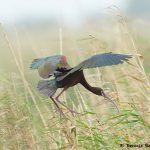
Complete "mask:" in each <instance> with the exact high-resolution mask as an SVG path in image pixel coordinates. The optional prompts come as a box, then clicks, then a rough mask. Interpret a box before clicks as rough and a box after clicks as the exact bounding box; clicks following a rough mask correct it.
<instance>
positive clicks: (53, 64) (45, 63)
mask: <svg viewBox="0 0 150 150" xmlns="http://www.w3.org/2000/svg"><path fill="white" fill-rule="evenodd" d="M63 57H65V56H62V55H55V56H49V57H44V58H38V59H34V60H33V61H32V63H31V66H30V68H31V69H38V72H39V75H40V76H41V77H42V78H44V79H45V78H48V77H49V76H50V75H52V74H53V73H54V72H55V71H56V70H57V69H58V68H67V69H68V68H70V66H69V65H68V63H67V62H66V61H64V62H63V61H62V58H63Z"/></svg>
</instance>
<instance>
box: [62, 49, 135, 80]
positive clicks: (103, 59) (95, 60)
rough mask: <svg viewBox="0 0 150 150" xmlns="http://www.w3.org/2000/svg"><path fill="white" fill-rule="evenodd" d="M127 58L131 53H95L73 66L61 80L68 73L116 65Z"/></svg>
mask: <svg viewBox="0 0 150 150" xmlns="http://www.w3.org/2000/svg"><path fill="white" fill-rule="evenodd" d="M129 58H132V55H126V54H114V53H112V52H110V53H102V54H97V55H94V56H92V57H90V58H88V59H86V60H84V61H83V62H81V63H80V64H79V65H77V66H75V67H74V68H73V69H72V70H71V71H69V72H68V73H67V74H66V75H65V76H63V78H61V80H62V79H64V78H65V77H66V76H68V75H69V74H71V73H74V72H76V71H78V70H83V69H87V68H95V67H105V66H112V65H118V64H122V63H123V62H124V61H128V60H129Z"/></svg>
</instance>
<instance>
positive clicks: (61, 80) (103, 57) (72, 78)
mask: <svg viewBox="0 0 150 150" xmlns="http://www.w3.org/2000/svg"><path fill="white" fill-rule="evenodd" d="M130 58H132V55H125V54H114V53H111V52H110V53H103V54H97V55H94V56H92V57H90V58H88V59H86V60H84V61H83V62H81V63H80V64H79V65H77V66H75V67H73V68H71V67H70V66H69V65H68V63H67V60H66V57H65V56H62V55H56V56H50V57H45V58H40V59H35V60H34V61H33V62H32V64H31V68H32V69H38V71H39V75H40V76H41V77H43V78H49V77H50V76H51V75H54V77H55V79H52V80H40V81H39V83H38V87H37V88H38V89H39V91H40V92H41V93H43V94H44V95H47V96H49V97H50V98H52V96H53V95H54V94H55V92H56V90H57V89H58V88H63V91H62V92H61V93H60V94H59V95H58V96H57V97H56V101H57V102H59V103H60V104H62V105H63V106H65V105H64V104H63V103H61V102H60V101H59V100H58V97H59V96H60V95H61V94H62V93H63V92H64V91H65V90H67V89H68V88H69V87H71V86H74V85H76V84H78V83H80V84H82V85H83V86H84V87H85V88H86V89H87V90H89V91H91V92H92V93H94V94H96V95H99V96H103V97H105V98H107V99H109V100H110V101H112V100H111V99H110V98H109V97H108V96H106V94H105V93H104V92H103V90H102V89H101V88H98V87H92V86H90V85H89V84H88V83H87V81H86V79H85V77H84V74H83V70H84V69H87V68H95V67H105V66H112V65H118V64H122V63H123V62H124V61H128V60H129V59H130ZM52 100H53V101H54V102H55V100H54V99H53V98H52ZM57 102H55V104H56V103H57ZM112 102H113V101H112ZM113 103H114V102H113ZM114 104H115V103H114ZM57 107H58V108H59V106H58V105H57ZM65 107H67V106H65ZM59 109H60V108H59ZM67 109H69V108H68V107H67ZM69 110H70V109H69ZM70 111H71V112H73V111H72V110H70ZM60 112H62V111H60Z"/></svg>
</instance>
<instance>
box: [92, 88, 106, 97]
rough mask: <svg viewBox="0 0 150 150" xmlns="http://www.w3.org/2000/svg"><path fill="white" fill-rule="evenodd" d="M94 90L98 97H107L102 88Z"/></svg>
mask: <svg viewBox="0 0 150 150" xmlns="http://www.w3.org/2000/svg"><path fill="white" fill-rule="evenodd" d="M93 89H94V91H95V94H96V95H99V96H105V93H104V91H103V90H102V89H101V88H99V87H94V88H93Z"/></svg>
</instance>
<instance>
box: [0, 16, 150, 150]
mask: <svg viewBox="0 0 150 150" xmlns="http://www.w3.org/2000/svg"><path fill="white" fill-rule="evenodd" d="M99 28H100V27H97V28H95V29H94V31H93V28H92V29H91V28H89V27H88V26H87V27H86V28H85V29H82V31H81V32H80V33H79V32H78V34H77V33H75V32H74V31H72V30H71V29H65V28H64V30H63V28H62V30H61V29H60V31H59V33H58V29H56V30H50V29H49V28H46V29H45V31H41V30H39V29H33V28H32V29H31V30H30V29H27V28H18V27H15V28H14V31H12V32H6V31H5V29H4V28H3V27H1V30H0V34H1V35H0V40H1V41H2V44H1V48H0V49H1V53H2V54H1V60H2V62H1V70H0V71H1V74H0V90H1V92H0V149H4V150H5V149H13V150H18V149H22V150H25V149H32V150H34V149H35V150H41V149H42V150H46V149H50V150H53V149H64V150H67V149H69V150H70V149H87V150H91V149H92V150H98V149H106V150H107V149H108V150H110V149H114V150H116V149H123V147H121V146H120V144H126V143H128V144H145V143H148V142H149V137H150V120H149V117H150V116H149V100H150V99H149V97H150V84H149V78H148V77H147V75H146V73H145V70H144V67H143V60H142V59H141V57H140V55H137V54H138V53H140V52H141V51H140V50H138V49H137V46H136V44H139V43H136V42H135V40H134V33H133V31H132V28H129V27H128V24H127V22H126V20H125V18H124V17H122V16H120V17H119V22H117V23H114V24H113V25H112V27H111V29H113V30H111V31H110V30H109V29H110V26H108V27H105V26H102V29H105V34H103V33H104V31H102V30H101V29H99ZM42 30H43V29H42ZM49 30H50V31H49ZM84 30H86V31H89V34H87V33H85V32H84ZM48 31H49V32H48ZM97 31H99V32H97ZM50 35H52V36H50ZM59 39H61V40H60V41H59ZM62 42H63V44H62ZM45 49H46V50H45ZM47 49H48V50H47ZM108 51H113V52H118V53H119V52H120V53H132V54H135V58H133V59H132V60H131V62H130V63H129V64H123V65H120V66H116V67H115V66H114V67H110V68H101V69H98V68H97V69H93V70H85V76H86V78H87V80H88V82H89V83H90V84H91V85H93V86H99V87H102V88H103V89H104V90H105V91H106V92H107V93H108V94H109V96H111V97H112V98H113V99H114V100H115V101H116V102H117V104H118V106H119V108H120V110H121V112H120V113H117V111H116V110H115V108H113V106H112V105H111V104H110V103H109V102H107V101H106V100H104V99H103V98H101V97H98V96H95V95H93V94H92V93H90V92H88V91H86V90H85V89H84V88H83V87H81V86H80V85H77V86H75V87H73V88H70V89H69V90H68V91H67V92H66V93H65V94H64V95H63V96H62V97H61V101H63V102H65V103H66V104H67V105H68V106H69V107H72V108H74V109H76V110H77V111H78V112H80V113H82V115H76V116H75V117H73V116H72V115H71V114H69V113H67V114H66V115H67V117H68V119H67V120H66V119H63V118H61V117H60V115H59V113H57V112H55V108H54V105H53V103H52V102H51V101H50V99H47V98H45V97H44V96H42V95H40V94H39V93H38V91H37V90H36V84H37V82H38V80H39V77H38V75H37V73H36V72H32V71H30V70H29V65H30V63H31V61H32V59H33V58H36V57H42V56H46V55H54V54H59V53H63V54H64V55H66V56H68V61H69V63H70V64H71V65H72V66H75V65H76V64H78V63H79V62H80V61H82V60H83V59H85V58H87V57H89V56H91V55H93V54H95V53H100V52H108ZM62 109H63V111H64V112H66V111H67V110H65V108H62ZM124 149H127V147H124Z"/></svg>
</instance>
